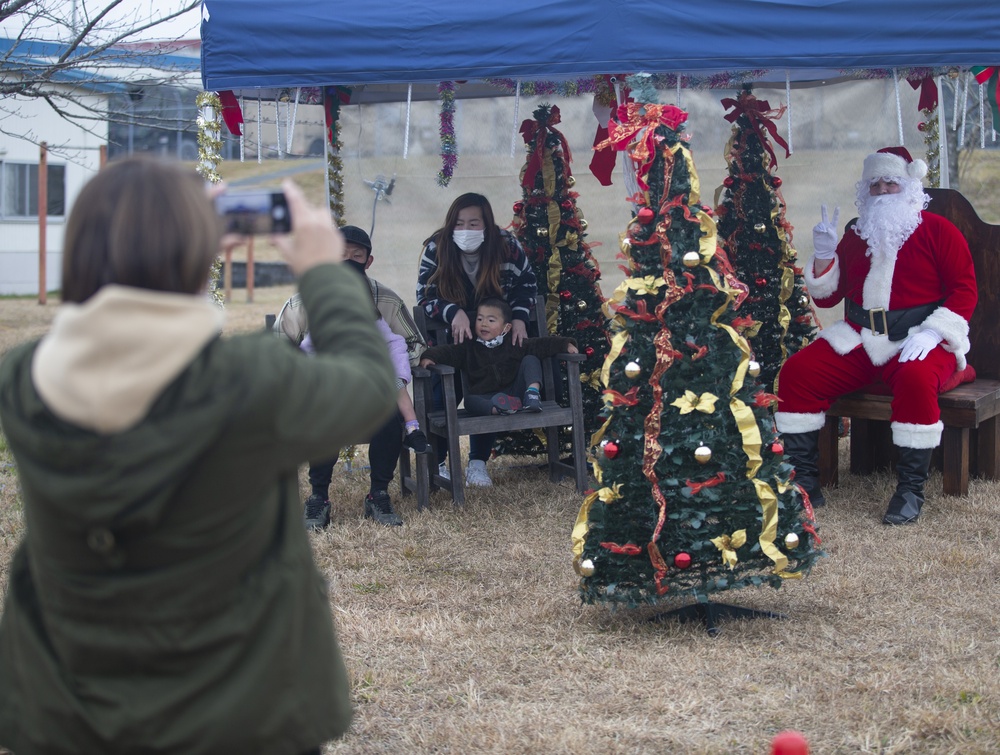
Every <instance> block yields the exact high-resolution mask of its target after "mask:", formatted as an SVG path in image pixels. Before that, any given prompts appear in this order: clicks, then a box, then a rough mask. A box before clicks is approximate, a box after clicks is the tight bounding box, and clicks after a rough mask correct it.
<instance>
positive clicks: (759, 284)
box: [754, 275, 767, 288]
mask: <svg viewBox="0 0 1000 755" xmlns="http://www.w3.org/2000/svg"><path fill="white" fill-rule="evenodd" d="M754 283H756V284H757V288H764V287H765V286H766V285H767V278H765V277H764V276H763V275H758V276H757V277H756V278H755V279H754Z"/></svg>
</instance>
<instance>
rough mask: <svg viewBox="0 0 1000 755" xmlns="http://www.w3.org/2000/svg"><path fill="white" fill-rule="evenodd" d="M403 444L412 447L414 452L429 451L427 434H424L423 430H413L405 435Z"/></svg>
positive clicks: (423, 452)
mask: <svg viewBox="0 0 1000 755" xmlns="http://www.w3.org/2000/svg"><path fill="white" fill-rule="evenodd" d="M403 445H404V446H406V447H407V448H412V449H413V453H416V454H425V453H427V436H426V435H424V432H423V430H413V431H412V432H408V433H407V434H406V435H404V436H403Z"/></svg>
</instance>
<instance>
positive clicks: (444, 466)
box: [438, 461, 451, 480]
mask: <svg viewBox="0 0 1000 755" xmlns="http://www.w3.org/2000/svg"><path fill="white" fill-rule="evenodd" d="M438 474H439V475H441V476H442V477H443V478H444V479H446V480H450V479H451V472H450V471H449V470H448V462H446V461H442V462H441V463H440V464H438Z"/></svg>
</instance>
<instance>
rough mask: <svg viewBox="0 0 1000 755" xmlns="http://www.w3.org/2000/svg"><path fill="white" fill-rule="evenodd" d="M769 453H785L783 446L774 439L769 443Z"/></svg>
mask: <svg viewBox="0 0 1000 755" xmlns="http://www.w3.org/2000/svg"><path fill="white" fill-rule="evenodd" d="M771 453H773V454H783V453H785V447H784V446H783V445H781V444H780V443H778V441H775V442H774V443H772V444H771Z"/></svg>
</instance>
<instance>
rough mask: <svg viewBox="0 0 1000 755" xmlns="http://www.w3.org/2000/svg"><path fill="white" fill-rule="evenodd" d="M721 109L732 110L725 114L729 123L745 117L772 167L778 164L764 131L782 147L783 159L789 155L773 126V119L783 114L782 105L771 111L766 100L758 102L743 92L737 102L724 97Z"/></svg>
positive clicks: (783, 141) (785, 145) (786, 145)
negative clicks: (768, 156)
mask: <svg viewBox="0 0 1000 755" xmlns="http://www.w3.org/2000/svg"><path fill="white" fill-rule="evenodd" d="M722 107H724V108H733V110H732V112H730V113H726V120H727V121H729V122H730V123H735V122H736V119H737V118H739V117H740V116H741V115H746V117H747V118H748V119H749V121H750V124H751V125H752V126H753V127H754V130H755V131H756V132H757V136H758V138H759V139H760V143H761V145H762V146H763V147H764V149H766V150H767V154H769V155H770V156H771V165H772V167H773V166H775V165H777V164H778V158H777V157H775V155H774V148H773V147H772V146H771V142H770V141H768V139H767V137H766V136H765V135H764V130H765V129H766V130H767V133H769V134H770V135H771V138H772V139H774V141H776V142H777V143H778V144H779V145H780V146H782V147H784V149H785V157H788V156H789V155H790V154H791V153H790V152H789V151H788V144H787V143H786V142H785V140H784V139H782V138H781V134H779V133H778V127H777V126H775V125H774V119H775V118H780V117H781V116H782V115H784V114H785V107H784V106H783V105H782V106H781V107H780V108H778V109H777V110H771V105H770V103H769V102H768V101H767V100H758V99H757V98H756V97H754V96H753V95H752V94H750V93H748V92H743V93H741V94H740V98H739V99H738V100H734V99H733V98H732V97H725V98H724V99H723V100H722Z"/></svg>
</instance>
